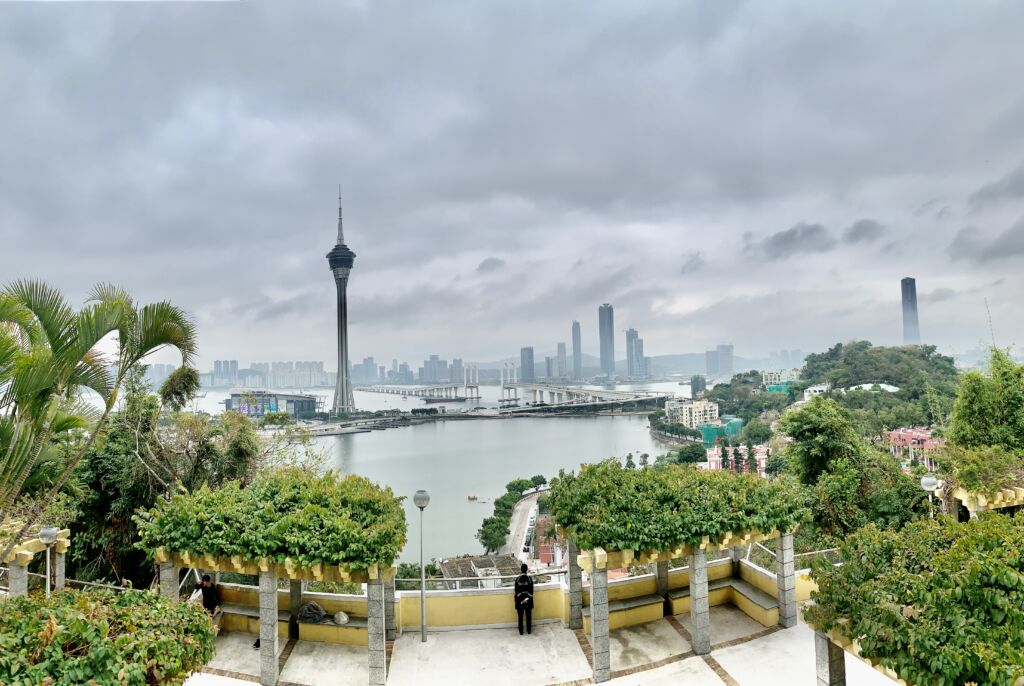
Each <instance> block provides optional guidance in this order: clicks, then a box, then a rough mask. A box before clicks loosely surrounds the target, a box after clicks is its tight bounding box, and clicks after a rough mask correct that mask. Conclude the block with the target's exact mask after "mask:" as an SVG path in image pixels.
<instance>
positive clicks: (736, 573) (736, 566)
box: [729, 546, 747, 579]
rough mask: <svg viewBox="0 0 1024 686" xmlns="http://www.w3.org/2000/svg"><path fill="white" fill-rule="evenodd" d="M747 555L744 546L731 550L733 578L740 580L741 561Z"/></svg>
mask: <svg viewBox="0 0 1024 686" xmlns="http://www.w3.org/2000/svg"><path fill="white" fill-rule="evenodd" d="M746 555H747V549H746V548H745V547H743V546H736V547H734V548H729V559H730V560H732V577H733V578H734V579H739V578H740V560H742V559H743V558H744V557H746Z"/></svg>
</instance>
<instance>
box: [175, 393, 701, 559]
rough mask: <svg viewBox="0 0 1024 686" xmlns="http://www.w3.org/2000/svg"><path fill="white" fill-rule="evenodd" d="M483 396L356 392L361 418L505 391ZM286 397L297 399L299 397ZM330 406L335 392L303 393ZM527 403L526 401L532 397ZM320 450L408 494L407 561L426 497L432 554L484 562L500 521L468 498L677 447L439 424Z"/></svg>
mask: <svg viewBox="0 0 1024 686" xmlns="http://www.w3.org/2000/svg"><path fill="white" fill-rule="evenodd" d="M616 389H618V390H634V389H635V390H646V391H658V392H669V393H675V394H676V395H678V396H683V397H689V388H688V387H687V386H680V385H678V384H676V383H674V382H663V383H653V384H647V385H636V386H626V385H619V386H617V387H616ZM480 390H481V394H482V395H483V398H481V399H480V400H476V401H470V402H466V403H445V404H432V405H426V404H425V403H424V402H423V401H422V400H421V399H419V398H415V397H409V398H407V399H405V400H403V399H402V396H401V395H391V394H382V393H369V392H366V391H359V390H356V391H355V402H356V406H357V407H359V408H360V409H363V410H370V411H375V410H385V409H401V410H406V411H408V410H411V409H412V408H415V407H436V408H441V407H444V408H445V410H446V412H447V413H459V412H465V411H466V410H470V409H472V408H474V407H477V406H481V407H487V408H495V407H497V406H498V395H499V393H498V388H497V386H481V388H480ZM287 392H299V391H298V389H293V390H291V391H287ZM304 392H306V393H310V394H312V395H319V396H322V397H323V398H324V401H325V404H330V401H331V398H332V392H331V390H330V389H313V390H307V391H304ZM228 395H229V394H228V393H227V392H225V391H216V390H210V391H207V392H206V394H205V396H204V397H202V398H197V399H196V400H195V402H194V407H193V409H198V410H202V411H206V412H209V413H211V414H216V413H218V412H221V411H222V410H223V409H224V406H223V400H224V399H225V398H227V397H228ZM524 400H525V399H524ZM316 443H317V444H318V446H320V447H321V448H322V449H323V450H324V451H325V452H326V453H327V455H328V456H329V459H328V464H329V465H331V466H332V467H333V468H335V469H338V470H340V471H341V472H343V473H346V474H360V475H362V476H366V477H368V478H370V479H372V480H373V481H375V482H377V483H379V484H381V485H383V486H390V487H391V488H392V489H393V490H394V492H395V495H399V496H405V497H406V498H407V500H406V501H405V509H406V516H407V519H408V522H409V543H408V545H407V546H406V548H405V550H404V551H403V552H402V555H401V559H402V560H403V561H407V562H412V561H416V560H418V559H419V516H420V514H419V511H418V510H417V508H416V507H415V506H414V505H413V504H412V494H413V493H415V492H416V491H417V490H418V489H421V488H422V489H425V490H427V491H428V492H429V493H430V498H431V501H430V505H429V506H428V507H427V509H426V512H425V517H424V539H425V541H424V554H425V556H426V557H427V558H428V559H430V558H439V559H440V558H444V557H451V556H454V555H459V554H463V553H474V554H480V553H482V552H483V547H482V546H481V545H480V543H479V542H478V541H477V540H476V531H477V529H478V528H479V527H480V523H481V521H482V520H483V518H484V517H488V516H490V515H491V514H492V511H493V505H492V504H491V502H487V503H479V502H477V503H474V502H470V501H469V500H467V496H469V495H476V496H477V497H478V498H479V499H481V500H487V501H493V499H494V498H496V497H498V496H500V495H502V494H503V493H504V492H505V484H506V483H508V482H509V481H511V480H513V479H517V478H529V477H531V476H533V475H534V474H543V475H544V476H545V477H546V478H548V479H550V478H551V477H553V476H556V475H557V474H558V471H559V470H560V469H578V468H579V465H580V464H582V463H585V462H594V461H597V460H602V459H605V458H608V457H613V456H614V457H620V458H622V457H624V456H625V455H626V453H629V452H632V453H633V455H634V459H636V458H638V457H639V455H640V454H641V453H648V454H649V455H650V456H651V458H652V459H653V458H654V457H656V456H657V455H660V454H662V453H665V452H667V451H668V450H669V447H668V446H666V445H664V444H662V443H660V442H658V441H656V440H654V439H653V438H652V437H651V435H650V432H649V431H648V425H647V418H646V417H645V416H643V415H618V416H588V417H581V416H572V417H515V418H505V419H497V418H494V419H467V420H454V421H438V422H433V423H428V424H422V425H418V426H410V427H404V428H400V429H388V430H386V431H373V432H370V433H361V434H347V435H343V436H327V437H322V438H318V439H316Z"/></svg>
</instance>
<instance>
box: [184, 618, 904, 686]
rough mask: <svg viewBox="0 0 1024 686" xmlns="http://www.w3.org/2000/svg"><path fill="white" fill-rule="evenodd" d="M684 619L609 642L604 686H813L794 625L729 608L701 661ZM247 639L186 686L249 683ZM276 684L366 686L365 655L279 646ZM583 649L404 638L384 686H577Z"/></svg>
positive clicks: (563, 640)
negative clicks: (767, 623)
mask: <svg viewBox="0 0 1024 686" xmlns="http://www.w3.org/2000/svg"><path fill="white" fill-rule="evenodd" d="M688 625H689V616H688V615H677V616H675V617H669V618H666V619H662V620H658V621H655V622H650V623H648V624H642V625H640V626H634V627H629V628H626V629H618V630H615V631H612V632H611V636H610V638H611V659H612V680H611V681H609V682H606V683H608V684H610V685H611V686H662V685H664V686H668V685H669V684H672V686H678V685H680V684H686V685H687V686H691V685H692V686H722V685H723V684H724V685H726V686H801V685H804V684H806V685H807V686H814V684H815V672H814V634H813V633H812V632H811V630H810V629H808V628H807V626H806V625H804V624H803V622H801V623H800V624H799V625H798V626H796V627H794V628H792V629H779V628H774V627H773V628H771V629H765V628H764V627H762V626H761V625H760V624H757V623H756V622H754V621H753V620H751V619H750V618H748V617H747V616H746V615H744V614H743V613H742V612H740V611H739V610H737V609H736V608H734V607H732V606H731V605H725V606H719V607H712V608H711V641H712V650H711V654H710V655H706V656H703V657H700V656H696V655H694V654H693V652H692V650H691V649H690V641H689V631H688V629H687V626H688ZM253 640H254V637H253V636H251V635H249V634H241V633H228V634H224V635H222V636H218V638H217V655H216V657H215V658H214V659H213V661H212V662H211V663H210V665H209V666H208V667H207V673H203V674H196V675H194V676H193V677H192V678H190V679H189V680H188V681H187V682H186V686H243V685H245V684H251V683H253V682H256V681H258V679H257V678H256V675H257V674H258V664H259V659H258V658H259V655H258V652H257V651H255V650H253V649H252V647H251V646H252V642H253ZM281 646H282V647H281V657H280V661H281V663H282V665H283V666H282V670H281V683H282V686H289V685H290V684H295V685H300V686H320V685H321V684H324V685H329V686H336V685H338V684H356V685H359V684H365V683H366V682H367V681H368V674H369V672H368V667H367V657H366V649H365V648H362V647H355V646H340V645H333V644H325V643H310V642H307V641H282V642H281ZM589 659H590V644H589V641H588V640H587V637H586V636H585V635H584V634H583V632H582V631H578V632H577V631H571V630H569V629H566V628H564V627H563V626H562V625H561V624H560V623H549V624H542V625H539V626H535V627H534V630H533V635H532V636H522V637H520V636H519V632H518V631H517V630H516V629H478V630H466V631H445V632H433V633H430V634H428V635H427V643H426V644H423V643H421V642H420V635H419V633H417V632H411V631H407V632H406V633H405V634H404V635H402V636H401V637H399V639H398V640H397V641H395V643H394V646H393V649H392V653H391V660H390V669H389V672H388V685H389V686H447V685H449V684H469V683H480V684H486V685H487V686H553V685H557V686H581V685H582V684H589V683H591V681H590V674H591V669H590V662H589ZM846 670H847V684H848V685H849V686H892V685H893V683H894V682H893V681H892V680H890V679H889V678H888V677H886V676H883V675H882V674H880V673H879V672H877V671H875V670H874V669H872V668H871V667H869V666H867V665H866V664H864V663H863V662H861V661H860V660H857V659H855V658H853V657H851V656H850V655H847V656H846Z"/></svg>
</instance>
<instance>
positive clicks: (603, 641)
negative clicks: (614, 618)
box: [590, 569, 612, 684]
mask: <svg viewBox="0 0 1024 686" xmlns="http://www.w3.org/2000/svg"><path fill="white" fill-rule="evenodd" d="M590 646H591V648H592V651H593V653H594V683H595V684H599V683H601V682H603V681H608V679H610V678H611V671H612V670H611V651H610V649H609V646H608V570H607V569H594V571H592V572H591V573H590Z"/></svg>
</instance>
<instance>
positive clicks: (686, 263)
mask: <svg viewBox="0 0 1024 686" xmlns="http://www.w3.org/2000/svg"><path fill="white" fill-rule="evenodd" d="M706 264H707V261H706V260H705V259H704V257H703V256H702V255H701V254H700V252H698V251H695V252H689V253H686V254H685V255H683V265H682V266H681V267H680V268H679V273H680V274H682V275H683V276H686V275H687V274H692V273H694V272H696V271H700V270H701V269H703V268H704V266H705V265H706Z"/></svg>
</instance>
